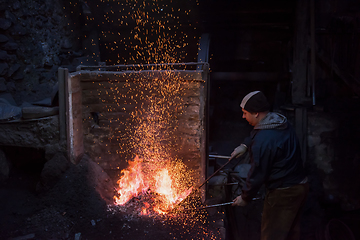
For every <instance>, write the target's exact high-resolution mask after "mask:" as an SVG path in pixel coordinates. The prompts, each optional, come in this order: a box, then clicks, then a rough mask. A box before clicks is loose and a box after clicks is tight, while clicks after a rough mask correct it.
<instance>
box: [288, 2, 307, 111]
mask: <svg viewBox="0 0 360 240" xmlns="http://www.w3.org/2000/svg"><path fill="white" fill-rule="evenodd" d="M308 1H309V0H297V6H296V26H295V32H294V59H293V66H292V71H293V78H292V103H293V104H304V103H305V102H306V101H309V99H307V98H306V92H307V91H306V83H307V62H308V61H307V60H308V59H307V56H308V55H307V54H308V40H309V35H308V31H309V27H308V25H307V24H306V23H307V19H308V15H309V14H308V5H309V4H308Z"/></svg>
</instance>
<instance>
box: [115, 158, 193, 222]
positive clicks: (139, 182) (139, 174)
mask: <svg viewBox="0 0 360 240" xmlns="http://www.w3.org/2000/svg"><path fill="white" fill-rule="evenodd" d="M161 165H163V166H161ZM173 167H174V164H170V163H166V164H161V162H155V161H149V162H144V161H143V160H142V159H140V158H139V157H138V156H136V157H135V159H134V160H133V161H130V162H129V167H128V168H127V169H124V170H122V171H121V173H122V174H123V175H122V177H121V178H120V180H119V181H118V184H119V189H118V194H119V196H117V197H115V203H116V204H118V205H124V204H126V203H127V202H129V201H130V200H131V199H132V198H134V197H138V196H139V195H141V194H144V195H145V194H148V193H149V192H151V193H153V196H152V198H151V203H149V202H146V198H145V200H144V202H143V207H142V208H141V213H140V214H141V215H147V214H149V213H150V212H151V211H150V210H152V211H154V212H156V213H158V214H165V213H167V212H168V211H170V210H172V209H173V208H174V207H175V206H176V205H177V204H178V203H180V202H181V201H182V200H184V199H185V198H186V197H187V196H188V195H189V194H190V193H191V191H192V188H190V189H187V190H184V186H181V185H179V182H180V181H179V180H180V179H179V176H181V175H179V174H176V173H175V171H176V169H181V168H176V167H175V168H173Z"/></svg>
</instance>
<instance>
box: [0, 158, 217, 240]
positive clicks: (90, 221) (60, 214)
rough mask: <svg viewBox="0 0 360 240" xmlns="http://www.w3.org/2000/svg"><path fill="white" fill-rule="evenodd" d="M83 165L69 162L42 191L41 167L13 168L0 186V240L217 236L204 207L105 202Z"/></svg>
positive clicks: (212, 217)
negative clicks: (142, 208) (151, 212)
mask: <svg viewBox="0 0 360 240" xmlns="http://www.w3.org/2000/svg"><path fill="white" fill-rule="evenodd" d="M85 165H86V164H85ZM85 165H84V164H78V165H76V166H75V165H71V166H70V168H69V169H68V170H67V171H66V172H65V173H64V174H62V176H61V178H60V179H59V180H58V181H57V183H56V184H55V185H54V186H53V187H52V188H51V189H50V190H48V191H45V192H41V193H38V192H37V191H36V186H37V184H38V182H39V181H40V171H41V169H40V167H39V168H38V169H36V168H35V169H34V167H33V169H31V168H29V166H23V167H21V168H19V167H17V168H16V167H14V168H12V171H11V173H10V177H9V179H7V181H6V182H5V183H3V184H2V185H1V186H0V216H1V218H0V239H39V240H40V239H44V240H45V239H46V240H49V239H56V240H57V239H81V240H85V239H89V240H98V239H134V240H135V239H136V240H141V239H159V240H161V239H221V230H220V227H219V226H220V225H221V224H220V225H219V223H218V220H219V217H218V216H215V215H213V216H209V215H208V214H207V212H206V211H203V210H202V212H200V211H196V212H191V211H190V212H183V213H181V214H180V213H179V214H172V215H171V214H169V215H165V216H140V215H139V214H137V213H136V211H134V208H131V207H129V208H119V207H116V206H113V205H108V204H107V203H106V202H105V201H104V200H103V199H102V198H101V197H100V194H99V193H98V192H97V191H96V190H95V188H96V186H94V181H91V178H93V176H94V174H93V173H92V172H91V171H89V168H87V167H86V166H85ZM134 201H135V200H134ZM135 205H136V204H135ZM135 205H134V204H132V205H131V206H132V207H134V206H135Z"/></svg>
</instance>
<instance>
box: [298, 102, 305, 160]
mask: <svg viewBox="0 0 360 240" xmlns="http://www.w3.org/2000/svg"><path fill="white" fill-rule="evenodd" d="M295 131H296V135H297V137H298V139H299V142H300V148H301V156H302V158H303V161H304V163H305V161H306V158H307V109H306V107H299V108H296V109H295Z"/></svg>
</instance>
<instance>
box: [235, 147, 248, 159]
mask: <svg viewBox="0 0 360 240" xmlns="http://www.w3.org/2000/svg"><path fill="white" fill-rule="evenodd" d="M246 151H247V147H246V146H245V145H244V144H241V145H240V146H238V147H237V148H235V149H234V151H233V152H232V153H231V158H238V157H240V156H241V155H243V154H244V153H246Z"/></svg>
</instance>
